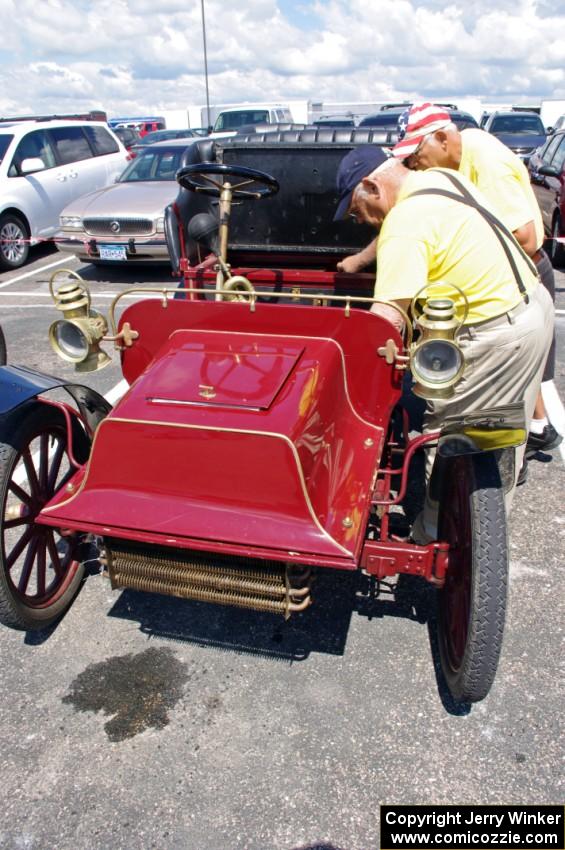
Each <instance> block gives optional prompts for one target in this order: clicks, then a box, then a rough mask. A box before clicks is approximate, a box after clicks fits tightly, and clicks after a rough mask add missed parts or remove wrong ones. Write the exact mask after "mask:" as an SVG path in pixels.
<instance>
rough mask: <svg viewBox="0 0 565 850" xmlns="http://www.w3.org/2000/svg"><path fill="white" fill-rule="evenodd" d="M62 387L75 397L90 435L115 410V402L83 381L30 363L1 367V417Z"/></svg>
mask: <svg viewBox="0 0 565 850" xmlns="http://www.w3.org/2000/svg"><path fill="white" fill-rule="evenodd" d="M58 387H62V388H63V389H65V390H66V391H67V392H68V393H69V395H70V396H71V397H72V398H73V399H74V401H75V403H76V405H77V407H78V409H79V411H80V415H81V418H82V420H83V422H84V424H85V426H86V429H87V431H88V432H89V433H90V435H92V434H94V432H95V431H96V428H97V427H98V425H99V423H100V422H101V421H102V419H104V418H105V417H106V416H107V415H108V413H109V412H110V411H111V410H112V405H111V404H110V403H109V402H107V401H106V399H105V398H104V396H101V395H100V393H97V392H96V391H95V390H93V389H91V388H90V387H85V386H84V385H83V384H73V383H69V382H68V381H64V380H61V378H55V377H54V376H53V375H46V374H45V373H44V372H38V371H36V370H35V369H28V368H27V367H26V366H2V367H0V416H5V415H6V414H8V413H11V412H12V411H13V410H16V409H17V408H18V407H20V406H21V405H22V404H24V403H25V402H26V401H29V400H30V399H32V398H36V397H37V396H38V395H41V393H44V392H47V391H48V390H54V389H57V388H58Z"/></svg>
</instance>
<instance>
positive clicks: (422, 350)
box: [410, 284, 468, 399]
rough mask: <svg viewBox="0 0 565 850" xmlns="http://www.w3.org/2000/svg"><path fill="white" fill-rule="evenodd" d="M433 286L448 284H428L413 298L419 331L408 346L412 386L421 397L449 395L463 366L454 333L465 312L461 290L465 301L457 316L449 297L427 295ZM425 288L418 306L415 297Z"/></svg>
mask: <svg viewBox="0 0 565 850" xmlns="http://www.w3.org/2000/svg"><path fill="white" fill-rule="evenodd" d="M434 286H435V287H436V288H437V287H438V286H447V284H430V285H428V287H424V288H423V289H422V290H420V292H419V293H417V295H416V297H415V298H414V299H413V301H412V314H413V316H414V318H415V320H416V327H417V328H418V329H419V331H420V339H419V341H418V342H416V343H413V344H412V346H411V349H410V369H411V371H412V376H413V378H414V382H415V383H414V386H413V388H412V390H413V392H414V393H415V394H416V395H419V396H421V397H422V398H429V399H434V398H450V397H451V396H452V395H453V393H454V387H455V384H456V383H457V381H459V379H460V378H461V376H462V374H463V370H464V368H465V356H464V354H463V351H462V350H461V348H460V346H459V345H458V343H457V341H456V335H457V331H458V330H459V328H460V327H461V325H462V323H463V321H464V318H465V317H466V316H467V313H468V302H467V299H466V297H465V295H463V293H461V295H463V298H465V302H466V307H465V316H464V317H463V318H462V319H458V318H457V317H456V315H455V303H454V301H453V300H452V299H451V298H447V297H445V296H443V297H430V294H431V290H432V289H433V287H434ZM453 288H454V289H456V287H453ZM424 290H428V297H427V298H426V299H425V302H424V305H423V308H420V307H419V302H418V297H419V296H420V295H421V294H422V293H423V292H424Z"/></svg>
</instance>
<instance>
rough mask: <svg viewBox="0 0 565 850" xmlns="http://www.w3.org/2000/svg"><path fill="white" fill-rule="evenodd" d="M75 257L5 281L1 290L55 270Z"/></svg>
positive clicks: (0, 284)
mask: <svg viewBox="0 0 565 850" xmlns="http://www.w3.org/2000/svg"><path fill="white" fill-rule="evenodd" d="M74 259H75V255H74V254H72V255H71V256H70V257H63V258H62V259H61V260H57V262H56V263H49V265H48V266H41V268H40V269H34V270H33V271H31V272H26V273H25V274H20V275H18V276H17V277H13V278H11V279H10V280H7V281H5V282H4V283H0V289H4V287H5V286H11V285H12V283H17V282H18V280H25V279H26V278H27V277H34V276H35V275H38V274H40V273H41V272H44V271H47V269H54V268H55V266H62V265H63V263H68V262H69V260H74Z"/></svg>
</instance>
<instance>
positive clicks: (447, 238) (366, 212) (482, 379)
mask: <svg viewBox="0 0 565 850" xmlns="http://www.w3.org/2000/svg"><path fill="white" fill-rule="evenodd" d="M351 157H352V155H351V154H348V155H347V157H345V158H344V160H343V161H342V164H341V165H340V169H339V173H338V186H339V187H340V204H339V212H340V214H341V217H343V216H344V215H347V214H349V215H351V216H353V217H354V218H355V219H356V220H358V221H360V222H364V223H367V224H371V225H373V226H374V227H375V229H378V230H380V234H379V239H378V244H377V278H376V283H375V296H376V297H378V298H380V299H385V300H387V301H392V302H395V303H397V304H398V305H399V306H401V307H403V308H404V309H408V308H409V306H410V303H411V300H412V298H413V297H414V295H416V293H417V292H418V291H419V290H420V289H422V287H425V286H426V285H428V284H430V283H434V282H439V281H441V282H444V283H446V284H453V285H454V286H456V287H458V288H459V289H460V290H461V291H462V292H463V293H464V294H465V296H466V299H467V303H468V307H469V310H468V315H467V316H466V318H465V322H464V325H463V327H462V329H461V330H460V332H459V335H458V342H459V345H460V347H461V349H462V350H463V353H464V355H465V362H466V370H465V373H464V375H463V378H462V379H461V380H460V381H459V383H458V384H456V386H455V392H454V395H453V397H452V398H450V399H435V400H433V401H428V402H427V411H426V414H425V420H424V422H425V430H426V431H435V430H437V429H439V428H441V425H442V423H443V421H444V419H445V417H446V416H448V415H452V414H455V415H458V416H460V415H464V414H466V413H468V412H476V411H477V410H481V409H486V408H489V407H496V406H497V405H502V404H508V403H512V402H517V401H523V402H524V405H525V411H526V417H531V415H532V411H533V408H534V404H535V400H536V395H537V392H538V389H539V383H540V379H541V373H542V371H543V365H544V363H545V359H546V357H547V350H548V347H549V344H550V340H551V332H552V328H553V306H552V303H551V299H550V297H549V295H548V293H547V292H546V290H545V289H544V288H543V287H542V286H541V285H540V284H539V280H538V276H537V273H536V268H535V266H534V264H533V263H532V262H531V260H530V259H529V258H528V256H527V255H526V254H525V253H524V251H523V250H522V249H521V248H520V246H519V244H518V243H517V242H516V240H515V239H514V237H513V236H512V234H511V233H510V232H509V231H508V230H507V229H506V228H504V227H497V226H495V225H494V224H493V223H492V221H491V220H490V219H492V218H493V216H492V211H491V210H490V207H489V204H488V202H487V200H486V199H485V198H484V197H483V196H482V195H481V194H480V192H479V191H478V190H477V189H476V187H474V186H473V184H472V183H471V182H470V181H468V180H466V179H465V178H464V177H457V178H456V179H457V181H458V182H459V186H460V188H459V189H458V188H456V187H455V186H454V184H453V182H452V178H451V177H450V172H449V170H448V169H430V170H428V171H421V172H416V171H410V170H408V169H407V168H405V166H404V165H403V164H402V163H401V162H400V161H399V160H398V159H394V158H390V159H388V160H387V161H386V162H384V163H383V164H382V165H380V166H379V167H378V168H377V169H375V170H374V171H373V172H371V173H369V174H367V175H366V176H365V177H363V178H362V180H360V181H359V182H357V183H356V182H355V181H356V180H357V177H358V172H357V171H356V170H355V169H354V168H353V167H352V160H351ZM469 199H471V201H472V203H466V202H465V201H468V200H469ZM477 206H478V207H481V208H482V212H481V210H480V209H478V208H477ZM489 216H490V219H489ZM502 243H504V245H505V247H503V244H502ZM372 309H373V310H374V312H377V313H380V314H385V315H386V316H387V318H389V316H390V313H391V312H396V311H394V310H393V308H390V307H389V308H386V307H385V306H384V305H381V304H375V305H373V308H372ZM396 315H397V316H398V314H396ZM397 321H398V320H397ZM522 455H523V449H522V451H521V452H518V453H517V458H516V460H517V461H518V462H521V459H522V457H521V456H522ZM430 467H431V464H430V463H428V471H430ZM516 468H519V467H516ZM512 489H513V488H512ZM510 501H511V492H510V493H509V494H508V498H507V507H509V505H510ZM428 519H429V521H427V520H426V522H425V523H424V525H423V526H422V529H421V530H422V534H421V535H420V540H419V542H425V539H426V537H427V538H428V539H430V538H431V539H433V537H434V527H433V523H434V517H433V511H431V510H430V511H429V512H428Z"/></svg>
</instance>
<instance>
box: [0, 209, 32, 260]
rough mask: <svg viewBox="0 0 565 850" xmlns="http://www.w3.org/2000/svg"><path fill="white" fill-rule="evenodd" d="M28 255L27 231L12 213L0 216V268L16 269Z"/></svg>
mask: <svg viewBox="0 0 565 850" xmlns="http://www.w3.org/2000/svg"><path fill="white" fill-rule="evenodd" d="M28 255H29V233H28V229H27V227H26V225H25V224H24V222H23V221H22V219H21V218H20V217H19V216H17V215H15V214H14V213H5V214H4V215H3V216H0V268H2V269H18V268H19V267H20V266H23V264H24V263H25V262H26V260H27V258H28Z"/></svg>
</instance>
